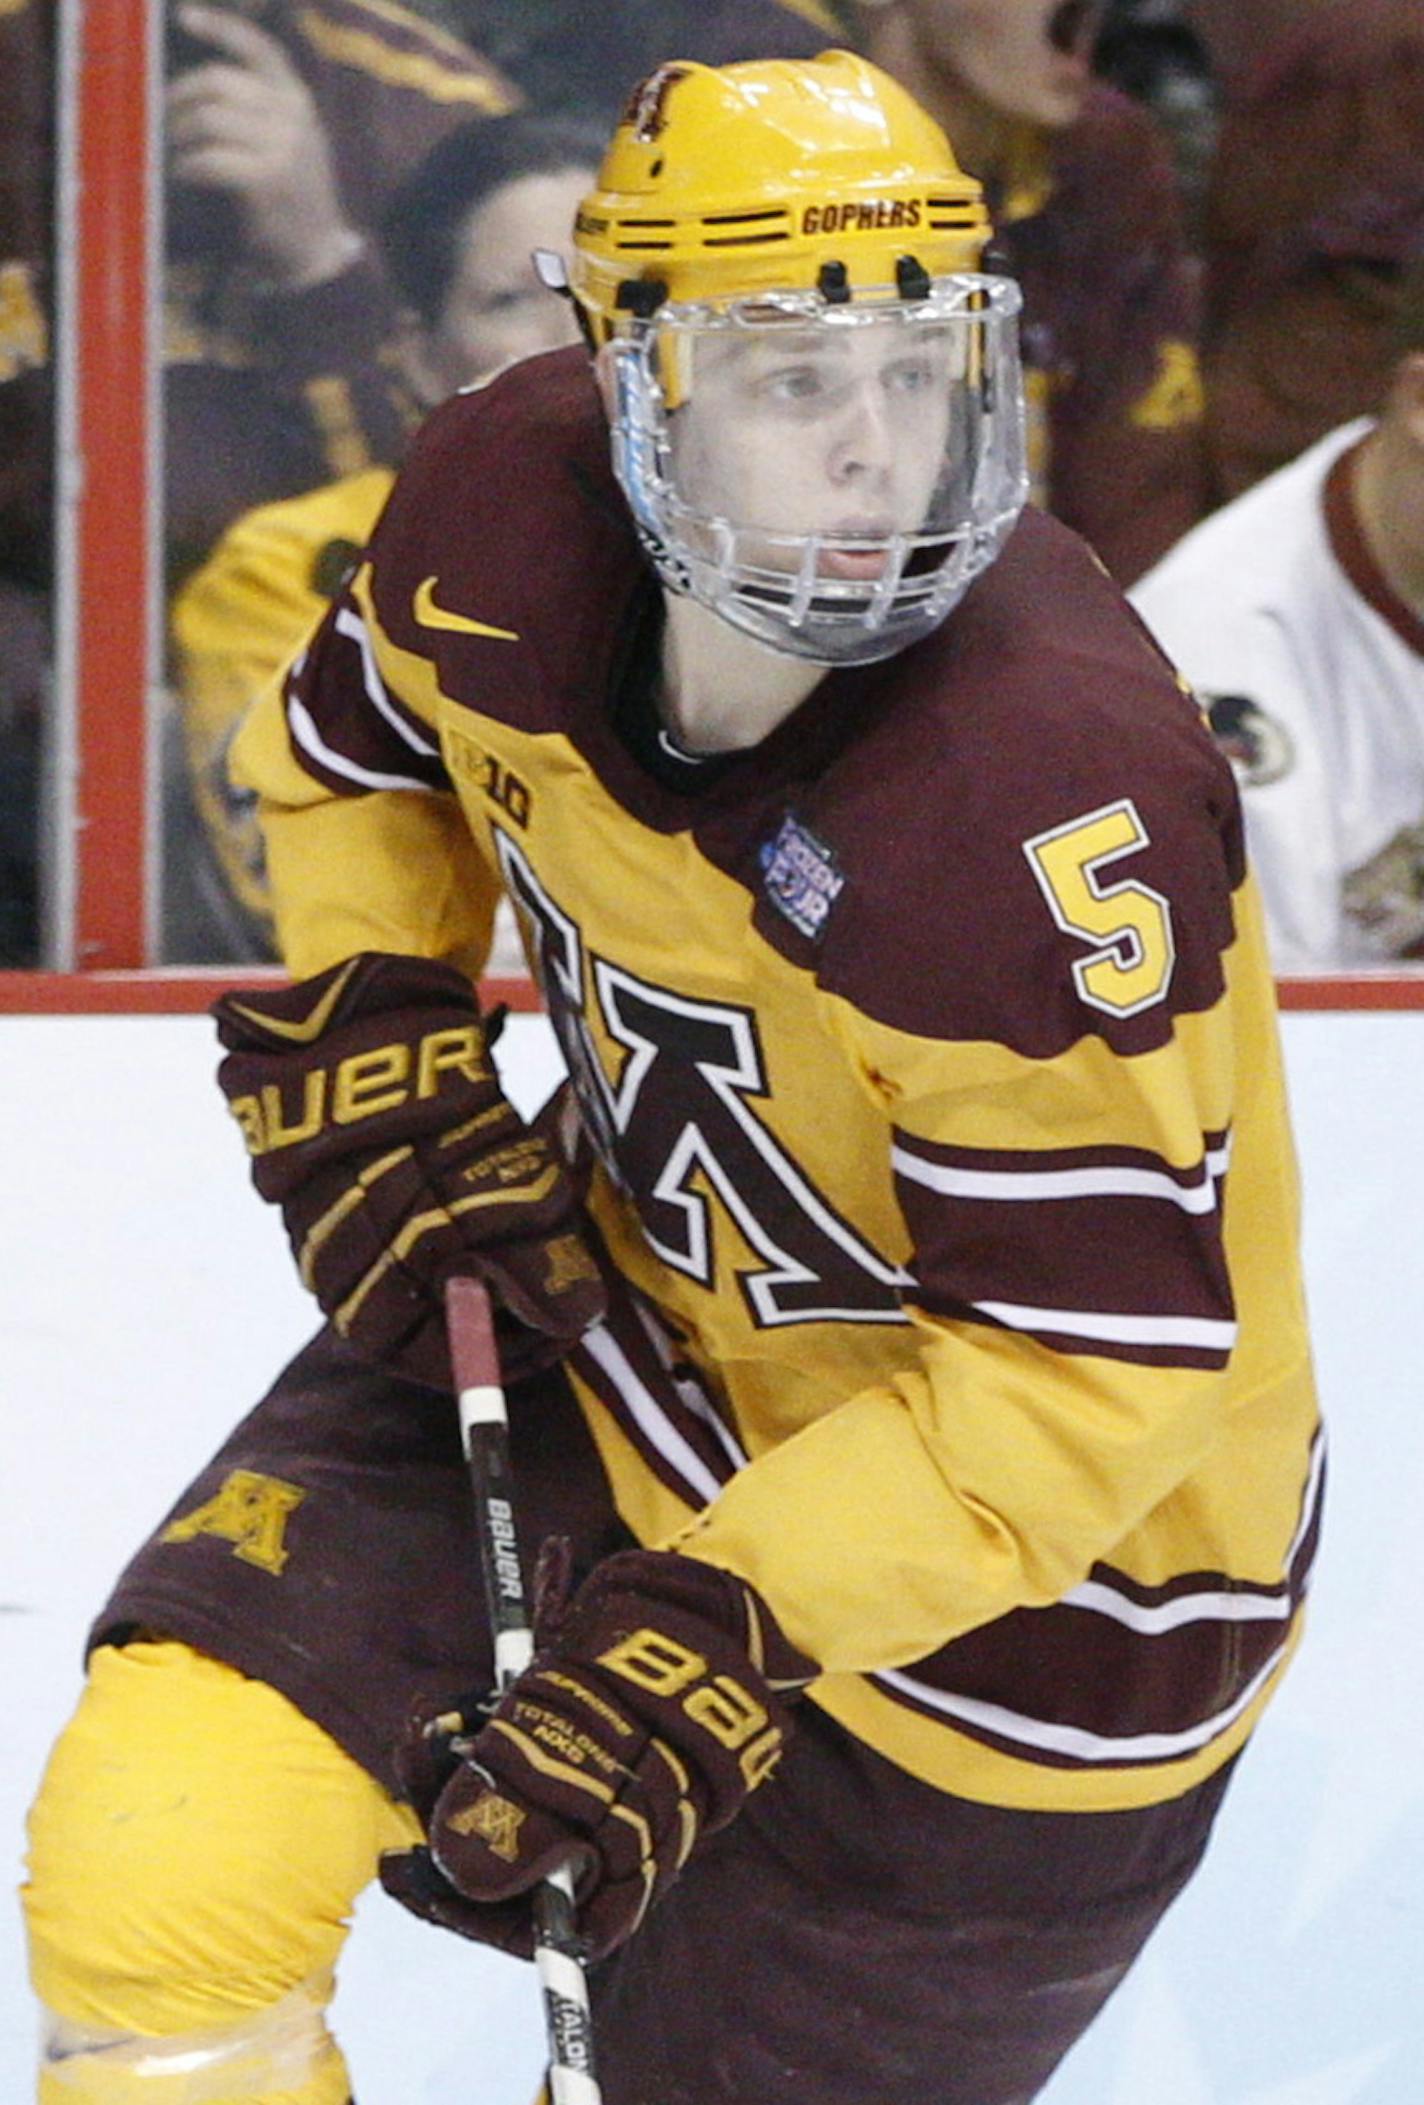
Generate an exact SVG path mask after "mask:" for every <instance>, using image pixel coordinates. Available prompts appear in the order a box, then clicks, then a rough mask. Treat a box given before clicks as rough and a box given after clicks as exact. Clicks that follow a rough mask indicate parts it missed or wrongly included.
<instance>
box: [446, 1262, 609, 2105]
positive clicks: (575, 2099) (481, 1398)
mask: <svg viewBox="0 0 1424 2105" xmlns="http://www.w3.org/2000/svg"><path fill="white" fill-rule="evenodd" d="M445 1320H446V1326H447V1328H448V1331H449V1337H450V1357H451V1359H452V1361H453V1362H454V1367H455V1392H456V1396H457V1398H458V1401H459V1406H460V1434H461V1438H462V1439H463V1441H464V1447H465V1460H466V1461H467V1462H468V1464H469V1469H470V1484H471V1487H472V1489H473V1491H474V1494H475V1515H476V1520H477V1523H478V1527H479V1536H480V1565H481V1569H482V1571H483V1574H484V1587H485V1606H486V1609H487V1611H488V1615H489V1628H490V1635H491V1637H492V1638H493V1640H494V1679H495V1688H496V1689H497V1691H498V1692H499V1693H500V1694H501V1695H502V1694H503V1693H504V1691H505V1689H507V1688H508V1687H509V1685H510V1683H511V1682H512V1681H515V1680H517V1678H518V1677H519V1675H520V1674H522V1673H523V1671H524V1669H525V1667H527V1666H528V1664H529V1662H530V1660H531V1659H532V1658H533V1656H534V1631H533V1627H532V1624H531V1621H530V1616H529V1607H528V1602H527V1599H526V1596H525V1592H524V1580H523V1576H522V1574H521V1572H520V1569H519V1538H518V1534H517V1532H516V1527H515V1518H514V1471H513V1468H512V1466H511V1463H510V1455H509V1419H508V1416H507V1414H506V1411H505V1405H504V1385H503V1383H502V1381H501V1380H500V1373H499V1353H498V1351H497V1349H496V1346H495V1340H494V1315H493V1311H492V1310H491V1308H490V1299H489V1295H488V1294H487V1293H486V1291H485V1288H484V1286H483V1284H482V1283H481V1282H480V1281H479V1280H478V1279H452V1280H450V1281H449V1283H448V1285H447V1286H446V1289H445ZM534 1963H535V1965H536V1967H537V1968H538V1972H539V1985H540V1987H541V1989H542V1990H543V1994H544V2028H545V2032H546V2035H547V2038H548V2043H549V2086H548V2097H549V2101H550V2105H601V2099H602V2093H601V2091H600V2090H599V2087H598V2080H597V2078H596V2076H595V2074H594V2067H593V2015H592V2012H591V2010H590V2008H589V2000H588V1982H587V1980H586V1978H585V1976H584V1970H583V1960H582V1957H581V1954H580V1950H579V1943H578V1933H577V1930H576V1928H575V1923H574V1889H573V1878H572V1876H571V1874H570V1873H569V1871H568V1869H567V1868H566V1867H565V1868H563V1869H561V1870H559V1871H556V1872H554V1873H553V1874H552V1875H551V1876H550V1877H549V1878H546V1879H543V1880H541V1881H540V1883H539V1885H538V1887H537V1888H536V1889H535V1894H534Z"/></svg>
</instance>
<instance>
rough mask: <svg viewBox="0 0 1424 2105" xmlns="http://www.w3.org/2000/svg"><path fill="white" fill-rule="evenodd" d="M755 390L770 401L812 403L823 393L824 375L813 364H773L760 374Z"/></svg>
mask: <svg viewBox="0 0 1424 2105" xmlns="http://www.w3.org/2000/svg"><path fill="white" fill-rule="evenodd" d="M757 392H758V393H759V394H761V395H764V396H765V397H766V399H767V400H768V401H771V402H783V403H785V402H789V403H798V404H806V403H812V402H816V401H818V400H819V399H821V398H822V397H823V396H824V394H825V376H824V375H823V374H822V373H821V372H820V371H819V369H818V368H817V367H816V366H814V365H783V366H775V367H773V369H772V370H771V371H770V372H769V373H764V374H763V375H762V378H761V381H760V383H759V385H758V389H757Z"/></svg>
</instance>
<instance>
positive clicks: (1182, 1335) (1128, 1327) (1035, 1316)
mask: <svg viewBox="0 0 1424 2105" xmlns="http://www.w3.org/2000/svg"><path fill="white" fill-rule="evenodd" d="M970 1306H971V1307H973V1308H976V1309H977V1310H978V1311H979V1313H980V1315H981V1316H989V1317H991V1318H992V1319H993V1321H994V1322H996V1323H1002V1324H1004V1325H1005V1327H1006V1328H1007V1329H1009V1330H1024V1331H1031V1332H1033V1333H1035V1334H1037V1335H1040V1336H1041V1335H1044V1334H1046V1335H1048V1336H1050V1337H1065V1338H1088V1339H1091V1340H1093V1341H1094V1342H1095V1343H1097V1344H1100V1345H1142V1346H1155V1345H1162V1346H1168V1347H1171V1346H1174V1345H1177V1346H1182V1347H1185V1348H1186V1349H1187V1350H1190V1351H1200V1352H1229V1351H1230V1350H1231V1348H1232V1346H1233V1345H1234V1344H1235V1343H1236V1329H1237V1326H1236V1324H1235V1323H1229V1322H1219V1321H1216V1320H1215V1319H1213V1318H1212V1317H1209V1316H1130V1315H1127V1314H1125V1313H1114V1314H1104V1313H1102V1312H1101V1311H1099V1310H1097V1309H1080V1308H1029V1307H1026V1306H1025V1305H1024V1304H1023V1303H1022V1302H1018V1301H974V1302H971V1304H970Z"/></svg>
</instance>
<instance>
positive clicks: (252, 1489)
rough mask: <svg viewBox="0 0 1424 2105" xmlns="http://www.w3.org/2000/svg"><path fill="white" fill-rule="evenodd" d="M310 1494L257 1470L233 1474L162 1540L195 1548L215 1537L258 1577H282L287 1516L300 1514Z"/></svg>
mask: <svg viewBox="0 0 1424 2105" xmlns="http://www.w3.org/2000/svg"><path fill="white" fill-rule="evenodd" d="M305 1497H306V1492H305V1491H303V1490H301V1489H300V1487H299V1486H298V1485H296V1484H286V1483H283V1481H282V1479H281V1478H280V1477H276V1476H261V1475H259V1474H258V1472H257V1471H256V1470H255V1469H234V1470H232V1471H231V1472H230V1473H229V1475H227V1476H226V1477H224V1478H223V1481H222V1486H221V1489H220V1490H219V1491H218V1492H217V1494H216V1496H215V1497H213V1498H210V1499H209V1500H208V1501H207V1503H206V1504H205V1505H201V1506H199V1507H198V1508H197V1510H196V1511H195V1512H192V1513H185V1514H183V1516H182V1518H181V1519H179V1520H174V1521H171V1522H170V1523H169V1525H168V1526H167V1527H166V1528H165V1529H164V1530H163V1533H162V1534H161V1535H160V1536H159V1538H158V1539H159V1541H160V1542H192V1541H193V1540H194V1539H195V1537H197V1536H199V1535H217V1536H219V1537H220V1538H221V1539H222V1541H224V1542H230V1543H231V1544H232V1553H233V1555H234V1556H235V1557H240V1558H241V1559H242V1561H243V1563H244V1564H255V1565H256V1566H257V1568H258V1570H259V1571H270V1572H271V1573H272V1574H273V1575H274V1576H275V1575H277V1574H278V1573H280V1572H281V1570H282V1567H283V1565H284V1564H285V1563H286V1561H287V1558H288V1556H289V1555H290V1554H291V1553H290V1551H289V1550H288V1549H287V1547H286V1542H285V1536H286V1531H287V1516H288V1515H289V1514H290V1513H293V1512H295V1511H296V1509H297V1507H298V1506H299V1505H300V1504H301V1502H302V1500H303V1499H304V1498H305Z"/></svg>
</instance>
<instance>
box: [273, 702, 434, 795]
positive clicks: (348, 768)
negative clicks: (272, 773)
mask: <svg viewBox="0 0 1424 2105" xmlns="http://www.w3.org/2000/svg"><path fill="white" fill-rule="evenodd" d="M287 723H288V725H289V726H290V728H291V733H292V737H293V739H294V740H295V741H296V743H297V744H298V745H299V746H300V747H301V749H302V751H303V752H304V753H306V754H307V755H308V756H309V757H310V758H311V759H313V760H315V761H316V762H317V763H318V764H319V765H320V766H322V767H324V768H326V769H327V770H328V771H329V772H330V773H331V774H333V775H341V776H342V777H343V778H344V779H345V780H346V781H347V782H354V783H356V784H357V785H358V787H359V788H361V789H418V790H421V791H422V792H424V794H426V795H427V796H428V795H429V794H430V784H429V783H428V782H420V781H417V780H416V778H415V776H414V775H384V774H380V773H378V772H377V770H376V769H375V768H370V767H360V766H358V764H357V763H356V762H355V761H354V760H348V759H347V758H346V755H345V754H344V753H338V752H336V751H335V750H334V749H333V748H332V747H331V746H329V745H328V744H327V742H326V740H325V739H324V738H323V737H322V735H321V733H320V731H318V729H317V727H316V724H315V722H314V721H313V718H312V714H311V711H310V710H309V709H308V708H307V706H306V704H305V702H299V701H298V700H297V698H296V696H295V695H288V697H287Z"/></svg>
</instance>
